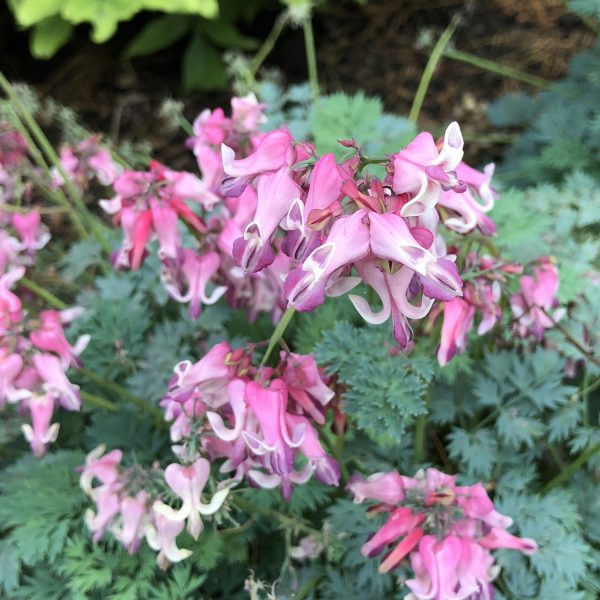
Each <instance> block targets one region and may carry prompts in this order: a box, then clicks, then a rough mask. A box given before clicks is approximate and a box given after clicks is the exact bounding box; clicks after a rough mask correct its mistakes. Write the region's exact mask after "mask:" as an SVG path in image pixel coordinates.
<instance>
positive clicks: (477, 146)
mask: <svg viewBox="0 0 600 600" xmlns="http://www.w3.org/2000/svg"><path fill="white" fill-rule="evenodd" d="M564 4H565V3H564V2H563V1H562V0H529V1H528V2H523V1H522V0H480V1H475V0H470V1H460V0H434V1H431V2H424V1H423V0H370V1H369V2H368V3H366V4H364V5H363V4H359V3H357V2H356V0H343V1H340V0H330V1H329V2H328V3H326V4H325V6H324V7H323V8H322V9H321V10H320V11H319V12H318V13H317V15H316V17H315V36H316V43H317V55H318V60H319V73H320V78H321V81H322V84H323V87H324V88H325V89H326V90H338V89H343V90H347V91H355V90H358V89H363V90H365V92H366V93H367V94H375V95H379V96H380V97H381V98H382V99H383V101H384V103H385V105H386V108H387V109H388V110H391V111H395V112H398V113H404V114H406V113H407V112H408V110H409V108H410V105H411V102H412V99H413V96H414V92H415V90H416V88H417V85H418V83H419V80H420V77H421V74H422V72H423V68H424V66H425V64H426V62H427V58H428V56H429V53H430V50H431V43H430V44H429V45H428V44H426V43H425V42H426V41H427V38H429V40H430V41H433V43H435V40H436V39H437V38H438V37H439V35H440V33H441V32H442V31H443V30H444V28H445V27H446V26H447V24H448V22H449V21H450V19H451V18H452V16H453V15H455V14H456V13H460V16H461V24H460V26H459V28H458V30H457V32H456V34H455V36H454V39H453V44H454V47H455V48H456V49H459V50H462V51H465V52H470V53H472V54H475V55H477V56H481V57H484V58H488V59H492V60H495V61H498V62H499V63H502V64H505V65H509V66H512V67H514V68H517V69H520V70H522V71H525V72H527V73H530V74H533V75H537V76H538V77H542V78H545V79H548V80H553V79H557V78H560V77H561V76H563V75H564V74H565V73H566V70H567V67H568V61H569V59H570V58H571V56H573V54H575V53H577V52H580V51H581V50H583V49H585V48H587V47H589V46H590V45H591V44H592V43H593V41H594V39H595V36H594V34H593V33H592V32H591V31H590V30H589V29H588V28H587V27H586V25H585V24H584V23H582V22H581V21H580V20H579V19H578V18H577V17H576V16H575V15H570V14H567V13H566V11H565V8H564ZM275 8H277V5H275ZM276 14H277V12H276V11H273V10H269V11H264V12H263V13H261V15H260V17H259V19H258V20H257V21H255V23H254V24H252V26H251V27H250V29H249V31H246V33H249V34H251V35H255V36H256V37H259V38H260V37H264V36H265V35H266V33H267V32H268V31H269V29H270V26H271V24H272V22H273V19H274V17H275V15H276ZM147 18H148V17H147V16H145V17H144V16H142V17H139V18H136V19H134V21H133V22H131V23H128V24H125V25H124V26H122V27H121V28H120V30H119V33H118V34H117V36H116V37H115V38H114V39H113V40H111V41H110V42H109V43H107V44H105V45H103V46H96V45H94V44H92V43H91V42H90V41H89V40H88V38H87V31H85V30H84V29H81V30H78V32H77V33H76V35H75V36H74V38H73V40H72V41H71V42H70V43H69V45H68V46H67V47H66V48H65V49H63V50H61V52H60V53H59V54H58V55H57V56H56V57H55V58H54V59H53V60H52V61H49V62H45V63H44V62H38V61H34V60H33V59H31V57H30V56H29V54H28V51H27V35H26V34H25V33H23V32H16V31H15V30H14V26H13V25H12V19H11V16H10V14H9V13H8V12H7V9H6V7H5V5H4V4H3V8H2V9H1V12H0V29H1V30H2V31H3V37H2V40H1V41H0V66H1V67H2V69H3V71H4V72H5V73H6V74H7V75H8V76H9V78H11V79H13V80H19V79H20V80H24V81H27V82H29V83H31V84H33V85H35V86H36V87H37V88H38V89H39V91H40V92H41V93H42V94H48V95H51V96H54V97H55V98H56V99H57V100H58V101H60V102H62V103H64V104H66V105H68V106H71V107H72V108H74V109H75V110H76V111H77V112H78V114H79V115H80V116H81V119H82V121H83V122H84V124H86V125H88V126H89V127H90V128H92V129H95V130H98V131H102V132H105V133H110V134H112V135H113V136H116V137H118V138H120V139H124V138H127V139H132V140H143V139H149V140H150V141H151V142H152V143H154V144H155V145H156V146H157V148H158V150H159V154H160V156H161V158H162V159H163V160H168V159H169V158H172V159H176V158H177V157H176V156H175V155H172V156H171V153H173V152H177V153H178V152H179V150H177V149H174V146H173V144H172V142H173V140H172V139H168V138H165V136H164V133H161V131H160V129H159V128H158V121H157V117H156V114H157V111H158V107H159V106H160V104H161V103H162V101H163V99H164V98H165V97H167V96H175V97H178V96H180V93H179V58H180V55H181V51H182V47H181V46H174V47H173V48H171V49H169V50H167V51H164V52H162V53H160V54H157V55H155V56H152V57H149V58H144V59H136V60H134V61H132V62H125V61H122V60H121V59H120V58H119V54H120V52H121V50H122V48H123V47H124V45H125V44H126V43H127V41H128V40H129V39H131V36H132V35H133V34H134V33H135V32H136V31H137V30H139V27H140V26H141V25H143V23H144V20H147ZM267 66H276V67H278V68H280V69H281V70H282V71H283V73H284V74H285V76H286V77H287V78H288V80H289V81H291V82H297V81H302V80H304V79H305V78H306V74H305V64H304V48H303V38H302V33H301V31H300V30H292V29H289V30H287V31H286V32H285V33H284V35H283V36H282V38H281V39H280V41H279V42H278V44H277V46H276V48H275V51H274V52H273V54H272V55H271V57H270V58H269V60H268V61H267ZM515 90H523V91H528V92H533V91H536V89H535V88H534V87H533V86H531V85H528V84H524V83H519V82H517V81H514V80H512V79H509V78H506V77H502V76H499V75H495V74H493V73H490V72H486V71H482V70H481V69H479V68H477V67H473V66H470V65H467V64H465V63H462V62H457V61H453V60H450V59H443V60H442V62H441V63H440V65H439V67H438V69H437V71H436V73H435V75H434V78H433V81H432V84H431V87H430V89H429V91H428V94H427V97H426V101H425V104H424V106H423V111H422V115H421V121H422V122H423V124H424V125H433V124H436V125H439V124H442V123H445V122H448V121H450V120H452V119H458V120H459V121H460V122H461V124H463V128H464V129H465V131H466V133H467V135H471V137H474V136H477V135H479V136H481V135H482V134H485V133H486V132H488V131H489V125H488V124H487V122H486V120H485V107H486V105H487V103H488V102H489V101H490V100H491V99H493V98H495V97H497V96H498V95H499V94H501V93H504V92H508V91H515ZM184 100H185V103H186V108H187V112H189V115H190V116H193V115H194V114H195V113H197V112H198V111H199V110H201V109H202V108H203V107H204V106H214V105H216V104H219V103H221V104H224V103H226V102H227V94H225V93H221V94H194V95H188V96H187V97H185V98H184ZM501 148H502V147H501V146H498V145H497V144H492V145H490V144H489V143H486V142H480V143H472V144H471V145H470V154H471V156H472V158H475V154H483V155H486V156H492V157H493V156H495V155H498V154H499V153H500V152H501ZM475 162H479V161H478V160H475Z"/></svg>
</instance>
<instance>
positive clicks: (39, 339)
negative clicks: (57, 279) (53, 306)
mask: <svg viewBox="0 0 600 600" xmlns="http://www.w3.org/2000/svg"><path fill="white" fill-rule="evenodd" d="M13 223H15V226H14V228H15V230H16V231H17V233H18V234H19V236H20V241H19V240H17V239H16V238H14V237H11V236H10V235H9V234H8V232H7V230H6V229H2V230H1V231H0V236H1V237H0V243H1V245H0V273H1V275H0V408H3V407H5V405H6V403H8V404H12V405H15V406H18V410H19V413H20V414H21V415H22V416H29V418H30V419H31V424H23V425H22V430H23V434H24V435H25V438H26V439H27V441H28V442H29V443H30V444H31V448H32V450H33V452H34V454H36V455H37V456H41V455H42V454H43V453H44V452H45V451H46V448H47V446H48V444H49V443H50V442H53V441H55V440H56V436H57V435H58V428H59V426H58V424H57V423H52V416H53V413H54V409H55V407H56V406H61V407H62V408H64V409H66V410H79V407H80V403H81V401H80V397H79V391H78V387H77V386H76V385H74V384H72V383H71V382H70V381H69V380H68V378H67V376H66V371H67V370H68V369H69V367H71V366H74V367H78V366H81V363H80V361H79V354H81V352H83V350H84V349H85V347H86V346H87V344H88V341H89V336H87V335H86V336H81V337H80V338H79V339H78V340H77V342H76V343H75V345H73V346H72V345H71V344H70V343H69V342H68V340H67V338H66V337H65V332H64V325H66V324H68V323H69V322H71V321H72V320H73V319H74V318H76V317H77V316H78V315H80V314H81V309H79V308H70V309H67V310H62V311H56V310H43V311H41V312H40V313H39V315H38V316H37V317H31V316H30V315H28V313H27V312H26V311H25V310H24V309H23V304H22V301H21V299H20V298H19V296H17V295H16V294H15V293H14V292H13V291H12V289H11V288H12V287H13V286H14V285H15V284H17V283H18V281H19V280H20V279H21V278H22V277H23V275H24V274H25V267H24V266H23V264H27V263H29V262H30V261H31V258H32V253H33V252H34V251H35V249H36V248H39V247H40V246H41V241H43V240H44V239H46V240H47V238H46V235H47V234H46V232H45V230H43V229H41V227H40V221H39V213H36V212H32V213H30V214H29V215H22V214H19V213H16V214H14V215H13ZM19 251H21V252H22V254H20V253H19Z"/></svg>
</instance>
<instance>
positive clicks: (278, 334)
mask: <svg viewBox="0 0 600 600" xmlns="http://www.w3.org/2000/svg"><path fill="white" fill-rule="evenodd" d="M295 312H296V309H295V308H294V307H293V306H290V307H289V308H288V309H287V310H286V311H285V312H284V313H283V316H282V317H281V320H280V321H279V323H277V327H275V331H274V332H273V335H271V337H270V339H269V345H268V346H267V349H266V351H265V354H264V356H263V357H262V360H261V361H260V366H261V367H262V366H263V365H265V364H266V363H267V360H269V356H270V355H271V352H273V348H275V346H277V344H278V343H279V340H280V339H281V338H282V337H283V334H284V333H285V330H286V328H287V326H288V325H289V324H290V321H291V320H292V317H293V316H294V313H295Z"/></svg>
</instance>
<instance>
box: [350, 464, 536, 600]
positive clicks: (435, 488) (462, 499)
mask: <svg viewBox="0 0 600 600" xmlns="http://www.w3.org/2000/svg"><path fill="white" fill-rule="evenodd" d="M348 487H349V488H350V490H351V491H352V492H353V493H354V494H355V502H362V501H363V500H365V499H366V498H372V499H375V500H378V501H379V502H383V504H380V505H377V506H376V507H374V509H375V510H377V511H378V512H382V511H385V512H390V516H389V518H388V520H387V522H386V523H385V524H384V525H383V527H381V528H380V529H379V531H378V532H377V533H375V535H374V536H373V537H372V538H370V539H369V540H368V541H367V542H366V543H365V544H364V545H363V547H362V553H363V554H364V555H365V556H369V557H372V556H375V555H377V554H379V553H381V552H382V551H383V550H384V548H385V547H387V546H391V545H395V547H393V549H392V550H391V552H389V553H388V554H387V555H386V556H385V558H384V560H383V561H382V562H381V564H380V567H379V571H380V572H388V571H390V570H392V569H395V568H396V567H398V566H399V565H400V563H401V562H402V561H403V560H404V559H405V558H406V557H409V558H410V563H411V566H412V569H413V571H414V574H415V577H414V579H409V580H408V581H407V582H406V585H408V587H409V588H410V589H411V592H412V594H411V595H410V597H411V598H413V600H452V599H454V600H467V599H468V598H490V596H489V595H488V594H489V593H490V590H491V585H490V582H491V581H492V580H493V579H494V577H495V576H496V575H497V573H498V571H499V568H498V567H494V559H493V557H492V555H491V554H490V552H489V550H490V549H492V548H510V549H514V550H519V551H521V552H523V553H525V554H531V553H533V552H535V551H536V550H537V544H536V543H535V542H534V541H533V540H531V539H525V538H518V537H516V536H513V535H512V534H510V533H508V532H507V531H506V529H505V528H506V527H508V526H510V524H511V523H512V520H511V519H510V518H508V517H505V516H504V515H501V514H500V513H498V512H497V511H496V510H495V508H494V505H493V503H492V502H491V500H490V499H489V497H488V495H487V492H486V491H485V488H484V487H483V486H482V485H481V484H480V483H478V484H475V485H472V486H462V487H461V486H457V485H456V483H455V477H453V476H450V475H446V474H445V473H442V472H440V471H438V470H436V469H433V468H431V469H427V471H426V472H423V471H419V472H418V473H417V475H416V476H415V477H414V478H411V477H403V476H401V475H399V474H398V473H396V472H392V473H388V474H385V475H382V474H378V475H377V476H376V477H375V478H374V479H372V480H370V481H369V480H367V481H364V480H361V479H358V478H356V479H354V478H353V480H351V481H350V483H349V486H348ZM398 504H401V506H397V505H398ZM402 504H404V506H402Z"/></svg>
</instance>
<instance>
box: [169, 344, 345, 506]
mask: <svg viewBox="0 0 600 600" xmlns="http://www.w3.org/2000/svg"><path fill="white" fill-rule="evenodd" d="M252 352H253V348H252V347H249V348H246V349H237V350H233V349H232V348H231V347H230V346H229V345H228V344H227V343H226V342H221V343H220V344H217V345H216V346H214V347H213V348H212V349H211V350H210V351H209V352H208V353H207V354H206V355H205V356H204V358H202V360H200V361H199V362H197V363H195V364H192V363H190V362H189V361H184V362H181V363H179V364H178V365H176V366H175V376H174V377H173V379H172V381H171V385H170V388H169V392H168V393H167V395H166V396H165V398H164V399H163V401H162V406H163V408H164V409H165V418H166V419H167V420H168V421H170V422H172V424H171V440H172V441H173V442H175V443H176V444H177V446H175V447H174V450H175V451H176V453H177V454H179V455H180V456H182V457H187V456H189V455H190V452H193V450H192V449H193V448H195V447H197V441H198V440H199V445H200V447H201V448H202V450H203V451H204V452H205V453H206V455H207V456H209V458H210V460H211V461H213V462H216V461H219V462H221V466H220V468H219V471H220V472H221V473H227V474H230V475H231V480H230V484H236V483H239V482H241V481H242V480H243V479H244V478H246V479H247V481H248V482H249V483H250V485H253V486H259V487H264V488H275V487H280V488H281V493H282V495H283V496H284V498H286V499H289V497H290V496H291V493H292V484H302V483H305V482H306V481H308V480H309V479H310V478H311V477H312V476H313V475H315V476H316V477H317V478H318V479H319V480H320V481H322V482H323V483H325V484H327V485H336V486H337V485H338V480H339V476H340V472H339V466H338V463H337V461H335V460H334V459H333V458H332V457H330V456H329V455H328V454H327V453H326V452H325V450H324V449H323V446H322V445H321V442H320V441H319V435H318V432H317V427H318V426H321V425H323V424H324V423H325V410H326V408H327V405H328V403H329V402H330V400H331V399H332V398H333V395H334V393H333V391H332V390H330V389H329V388H328V387H327V386H326V385H325V383H324V381H323V379H322V377H321V374H320V372H319V369H318V368H317V365H316V363H315V360H314V358H313V357H312V356H303V355H300V354H294V353H286V352H281V355H280V362H279V364H278V365H277V366H276V367H274V368H273V367H262V366H261V367H254V366H253V364H252ZM299 457H303V461H304V465H303V466H302V467H301V468H299V469H298V468H297V467H296V464H297V460H298V458H299Z"/></svg>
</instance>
